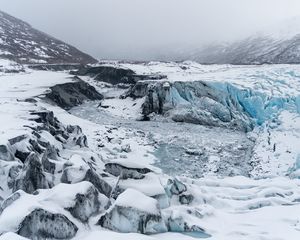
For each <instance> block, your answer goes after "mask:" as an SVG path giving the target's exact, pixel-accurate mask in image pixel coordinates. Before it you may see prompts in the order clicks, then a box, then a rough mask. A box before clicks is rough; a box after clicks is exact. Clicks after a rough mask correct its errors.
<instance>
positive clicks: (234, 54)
mask: <svg viewBox="0 0 300 240" xmlns="http://www.w3.org/2000/svg"><path fill="white" fill-rule="evenodd" d="M184 58H186V59H191V60H194V61H197V62H200V63H206V64H210V63H216V64H229V63H231V64H264V63H267V64H293V63H297V64H298V63H300V18H299V17H295V18H293V19H289V20H288V21H285V22H282V23H281V24H276V25H274V26H271V27H270V28H268V29H267V30H264V31H261V32H259V33H257V34H255V35H253V36H249V37H248V38H246V39H243V40H240V41H236V42H234V43H229V44H212V45H210V46H206V47H204V48H201V49H200V50H195V51H190V52H189V53H188V54H186V55H185V56H184Z"/></svg>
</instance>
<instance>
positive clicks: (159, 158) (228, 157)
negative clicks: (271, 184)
mask: <svg viewBox="0 0 300 240" xmlns="http://www.w3.org/2000/svg"><path fill="white" fill-rule="evenodd" d="M105 104H107V102H106V101H105ZM97 105H98V103H94V102H90V103H85V104H83V105H81V106H78V107H75V108H73V109H72V110H71V111H70V112H71V113H72V114H74V115H76V116H77V117H80V118H85V119H88V120H90V121H92V122H94V123H97V124H99V125H112V126H115V127H116V129H113V130H112V131H113V132H118V131H119V129H122V131H124V132H126V138H128V139H129V140H130V138H131V136H137V137H136V138H135V139H133V141H135V143H134V144H136V143H138V145H139V146H137V148H138V149H142V148H143V147H144V146H145V145H146V146H148V145H150V146H151V150H150V151H149V152H148V153H147V154H148V155H152V156H153V157H152V159H154V162H153V164H154V165H155V166H156V167H158V168H160V169H162V170H163V172H164V173H166V174H169V175H171V176H177V175H178V174H180V175H184V176H190V177H203V176H206V175H211V174H212V175H218V176H236V175H243V176H249V174H250V172H251V170H252V167H251V162H250V159H251V153H252V149H253V147H254V142H253V141H251V140H250V139H249V138H248V137H247V134H246V133H244V132H239V131H233V130H228V129H224V128H218V127H211V128H209V127H205V126H200V125H195V124H189V123H175V122H170V121H166V120H164V119H163V118H160V119H158V120H157V121H137V120H135V119H134V118H130V117H129V118H124V116H116V115H113V114H111V112H109V111H106V110H103V108H98V107H97ZM136 116H137V115H136ZM113 137H115V138H116V139H115V140H117V139H118V138H122V137H123V136H122V135H120V136H119V137H118V136H117V135H116V136H113ZM137 138H138V139H137ZM129 158H130V157H129ZM137 161H141V162H142V161H143V160H142V159H137Z"/></svg>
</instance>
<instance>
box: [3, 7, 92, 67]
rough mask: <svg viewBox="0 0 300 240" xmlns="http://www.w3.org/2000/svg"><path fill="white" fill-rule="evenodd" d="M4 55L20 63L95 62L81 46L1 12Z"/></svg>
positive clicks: (5, 57)
mask: <svg viewBox="0 0 300 240" xmlns="http://www.w3.org/2000/svg"><path fill="white" fill-rule="evenodd" d="M0 58H4V59H10V60H13V61H16V62H18V63H26V64H30V63H32V64H33V63H56V64H57V63H80V64H87V63H95V62H97V60H96V59H94V58H93V57H91V56H89V55H88V54H85V53H83V52H81V51H80V50H78V49H77V48H75V47H73V46H71V45H69V44H67V43H65V42H63V41H60V40H57V39H56V38H53V37H51V36H50V35H48V34H45V33H43V32H41V31H39V30H36V29H34V28H33V27H31V26H30V24H28V23H26V22H24V21H22V20H20V19H18V18H15V17H13V16H11V15H9V14H7V13H5V12H2V11H0Z"/></svg>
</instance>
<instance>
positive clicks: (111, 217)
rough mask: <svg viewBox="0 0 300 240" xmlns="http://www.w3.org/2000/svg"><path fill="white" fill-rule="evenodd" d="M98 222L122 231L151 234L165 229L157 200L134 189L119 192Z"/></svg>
mask: <svg viewBox="0 0 300 240" xmlns="http://www.w3.org/2000/svg"><path fill="white" fill-rule="evenodd" d="M98 224H100V225H101V226H103V227H105V228H109V229H111V230H114V231H118V232H124V233H128V232H136V233H144V234H153V233H161V232H166V231H167V228H166V225H165V222H164V221H163V219H162V217H161V212H160V210H159V208H158V203H157V201H156V200H155V199H153V198H150V197H147V196H146V195H144V194H143V193H141V192H138V191H136V190H134V189H127V190H125V192H123V193H122V194H120V195H119V197H118V198H117V200H116V201H115V203H114V204H113V206H112V207H111V208H110V209H109V210H108V212H107V213H106V214H105V215H103V216H102V217H101V218H100V220H99V221H98Z"/></svg>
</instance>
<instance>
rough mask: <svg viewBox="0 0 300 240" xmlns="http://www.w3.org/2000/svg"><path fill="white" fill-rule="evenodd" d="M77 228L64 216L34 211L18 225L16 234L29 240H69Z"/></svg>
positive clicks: (40, 210) (39, 210)
mask: <svg viewBox="0 0 300 240" xmlns="http://www.w3.org/2000/svg"><path fill="white" fill-rule="evenodd" d="M77 231H78V227H77V226H76V225H75V224H74V223H73V222H71V221H70V220H69V219H68V218H67V217H66V216H64V215H62V214H59V213H55V214H54V213H50V212H48V211H46V210H44V209H35V210H34V211H32V212H31V213H30V214H29V215H27V216H26V218H25V219H24V220H23V221H22V223H21V224H20V228H19V230H18V234H19V235H21V236H23V237H27V238H30V239H34V240H35V239H36V240H37V239H70V238H72V237H74V236H75V235H76V233H77Z"/></svg>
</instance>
